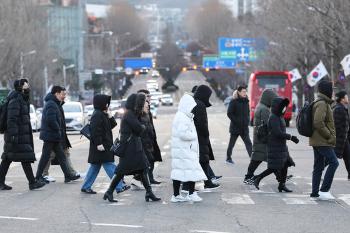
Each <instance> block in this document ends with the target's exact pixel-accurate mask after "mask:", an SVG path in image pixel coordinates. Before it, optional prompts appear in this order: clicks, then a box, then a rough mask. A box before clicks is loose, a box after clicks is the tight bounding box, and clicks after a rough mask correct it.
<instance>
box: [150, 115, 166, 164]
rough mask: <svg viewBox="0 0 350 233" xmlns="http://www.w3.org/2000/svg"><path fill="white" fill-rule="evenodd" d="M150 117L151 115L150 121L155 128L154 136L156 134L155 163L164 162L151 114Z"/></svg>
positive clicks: (154, 144) (154, 141) (154, 142)
mask: <svg viewBox="0 0 350 233" xmlns="http://www.w3.org/2000/svg"><path fill="white" fill-rule="evenodd" d="M148 115H149V119H150V121H151V124H152V127H153V134H154V138H153V159H154V162H162V161H163V159H162V154H161V152H160V149H159V145H158V142H157V133H156V129H155V128H154V124H153V116H152V113H151V112H149V114H148Z"/></svg>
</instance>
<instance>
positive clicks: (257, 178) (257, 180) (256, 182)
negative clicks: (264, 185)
mask: <svg viewBox="0 0 350 233" xmlns="http://www.w3.org/2000/svg"><path fill="white" fill-rule="evenodd" d="M261 179H262V178H261V176H256V178H255V180H254V186H255V188H256V189H257V190H259V189H260V188H259V184H260V181H261Z"/></svg>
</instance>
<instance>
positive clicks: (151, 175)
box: [148, 171, 162, 184]
mask: <svg viewBox="0 0 350 233" xmlns="http://www.w3.org/2000/svg"><path fill="white" fill-rule="evenodd" d="M148 176H149V181H150V182H151V184H161V183H162V182H159V181H156V180H155V179H154V176H153V172H152V171H149V174H148Z"/></svg>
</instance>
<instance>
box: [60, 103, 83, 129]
mask: <svg viewBox="0 0 350 233" xmlns="http://www.w3.org/2000/svg"><path fill="white" fill-rule="evenodd" d="M62 107H63V110H64V115H65V117H66V126H67V130H69V131H80V130H81V129H82V128H83V127H84V126H85V124H86V120H87V119H86V114H85V113H84V110H83V105H82V104H81V103H80V102H67V103H65V104H64V105H63V106H62Z"/></svg>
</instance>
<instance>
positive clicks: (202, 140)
mask: <svg viewBox="0 0 350 233" xmlns="http://www.w3.org/2000/svg"><path fill="white" fill-rule="evenodd" d="M211 94H212V91H211V89H210V88H209V87H208V86H206V85H201V86H199V87H198V88H197V90H196V92H195V94H194V99H195V101H196V103H197V105H196V107H194V108H193V110H192V113H193V114H194V118H193V119H194V124H195V126H196V130H197V135H198V142H199V160H200V162H208V161H209V160H214V154H213V150H212V147H211V144H210V139H209V128H208V115H207V109H206V108H208V107H210V106H211V104H210V102H209V98H210V96H211Z"/></svg>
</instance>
